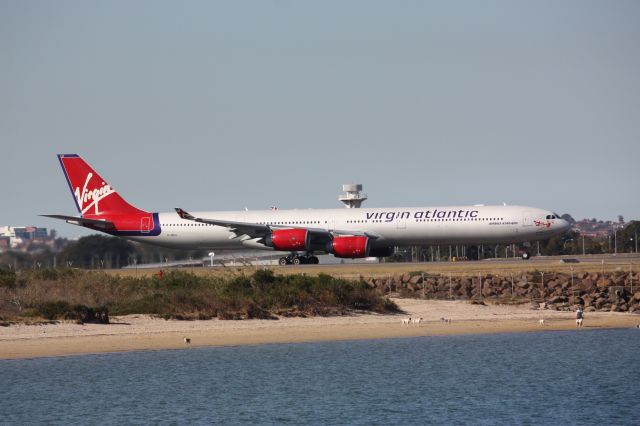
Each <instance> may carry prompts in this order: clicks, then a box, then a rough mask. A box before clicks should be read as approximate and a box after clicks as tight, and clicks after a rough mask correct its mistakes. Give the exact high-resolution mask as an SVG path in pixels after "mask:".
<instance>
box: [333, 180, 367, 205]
mask: <svg viewBox="0 0 640 426" xmlns="http://www.w3.org/2000/svg"><path fill="white" fill-rule="evenodd" d="M342 190H343V191H344V194H342V195H341V196H340V197H338V200H340V201H342V202H343V203H344V206H345V207H346V208H348V209H359V208H360V206H361V205H362V202H363V201H364V200H366V199H367V194H363V193H362V192H360V191H362V184H361V183H347V184H344V185H342Z"/></svg>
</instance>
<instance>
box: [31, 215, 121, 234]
mask: <svg viewBox="0 0 640 426" xmlns="http://www.w3.org/2000/svg"><path fill="white" fill-rule="evenodd" d="M40 216H43V217H51V218H53V219H61V220H66V221H67V223H71V224H73V225H80V226H90V227H92V228H98V229H101V230H108V229H113V228H114V225H113V222H109V221H108V220H99V219H87V218H84V217H78V216H66V215H62V214H41V215H40Z"/></svg>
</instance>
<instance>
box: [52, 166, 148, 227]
mask: <svg viewBox="0 0 640 426" xmlns="http://www.w3.org/2000/svg"><path fill="white" fill-rule="evenodd" d="M58 160H60V165H61V166H62V170H63V171H64V175H65V176H66V178H67V183H69V188H70V189H71V193H72V194H73V198H74V200H75V202H76V206H77V207H78V211H79V212H80V214H81V215H82V216H83V217H93V218H95V217H101V216H112V215H122V214H132V213H146V212H145V211H143V210H140V209H137V208H136V207H134V206H132V205H131V204H129V203H127V202H126V201H125V200H124V198H122V197H121V196H120V195H119V194H118V193H117V192H116V191H115V190H114V189H113V188H111V186H109V184H108V183H107V182H106V181H105V180H104V179H103V178H102V177H101V176H100V175H99V174H98V173H96V171H95V170H93V168H92V167H91V166H90V165H89V164H87V163H86V162H85V161H84V160H83V159H82V158H81V157H80V156H79V155H77V154H60V155H58Z"/></svg>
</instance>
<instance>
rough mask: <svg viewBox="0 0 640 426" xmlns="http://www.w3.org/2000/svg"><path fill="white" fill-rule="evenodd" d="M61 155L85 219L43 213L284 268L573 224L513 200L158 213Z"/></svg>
mask: <svg viewBox="0 0 640 426" xmlns="http://www.w3.org/2000/svg"><path fill="white" fill-rule="evenodd" d="M58 160H59V162H60V165H61V166H62V170H63V173H64V175H65V177H66V179H67V183H68V185H69V189H70V190H71V193H72V194H73V199H74V202H75V204H76V207H77V209H78V212H79V216H69V215H60V214H46V215H42V216H46V217H50V218H55V219H61V220H65V221H66V222H67V223H70V224H74V225H78V226H83V227H85V228H89V229H93V230H96V231H100V232H104V233H107V234H110V235H114V236H118V237H122V238H126V239H128V240H132V241H137V242H141V243H150V244H156V245H159V246H164V247H172V248H182V249H207V250H215V249H220V250H246V249H265V250H274V251H276V252H283V253H288V254H287V255H286V256H285V255H283V257H281V258H280V259H279V264H281V265H287V264H296V265H298V264H317V263H318V262H319V261H318V257H317V256H316V254H325V253H328V254H332V255H334V256H336V257H339V258H352V259H353V258H366V257H386V256H390V255H392V254H393V251H394V247H397V246H416V245H431V244H432V245H435V244H469V245H475V244H512V243H525V242H531V241H536V240H543V239H547V238H550V237H552V236H554V235H557V234H560V233H563V232H564V231H566V230H567V229H569V227H570V225H569V223H568V222H567V221H566V220H564V219H562V218H561V217H560V216H559V215H557V214H556V213H553V212H551V211H548V210H544V209H539V208H534V207H524V206H507V205H498V206H485V205H472V206H448V207H393V208H354V209H344V208H342V209H308V210H284V209H283V210H279V209H275V208H272V209H270V210H260V211H219V212H215V211H211V212H192V213H189V212H187V211H185V210H183V209H182V208H176V209H175V212H168V213H154V212H148V211H145V210H140V209H138V208H137V207H134V206H133V205H131V204H129V203H128V202H127V201H125V199H124V198H122V196H120V194H119V193H118V192H116V191H115V190H114V189H113V188H112V187H111V186H110V185H109V184H108V183H107V181H106V180H105V179H103V178H102V177H101V176H100V175H99V174H98V173H97V172H96V171H95V170H94V169H93V168H92V167H91V166H90V165H89V164H88V163H87V162H85V161H84V160H83V159H82V157H80V156H79V155H77V154H60V155H58ZM529 257H530V254H529V252H528V251H527V250H526V249H525V250H524V251H523V252H522V258H523V259H525V260H526V259H529Z"/></svg>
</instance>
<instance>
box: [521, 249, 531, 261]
mask: <svg viewBox="0 0 640 426" xmlns="http://www.w3.org/2000/svg"><path fill="white" fill-rule="evenodd" d="M530 258H531V255H530V254H529V252H528V251H523V252H522V260H529V259H530Z"/></svg>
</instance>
